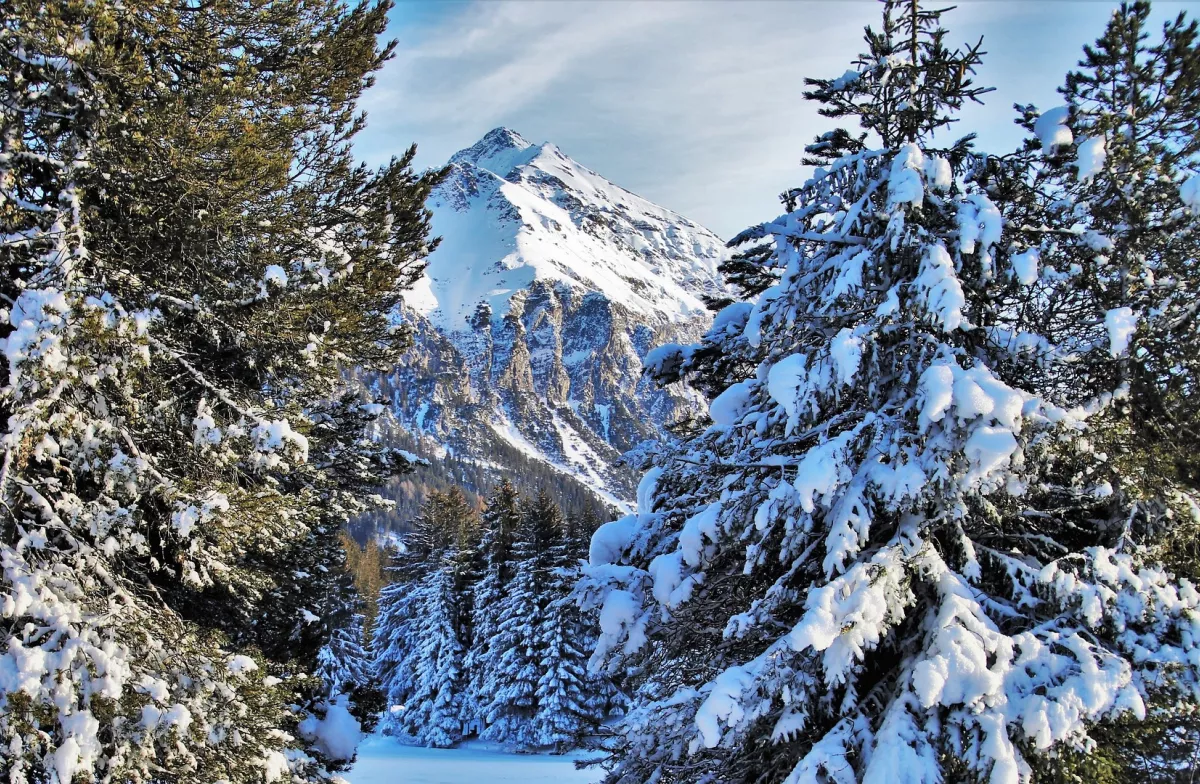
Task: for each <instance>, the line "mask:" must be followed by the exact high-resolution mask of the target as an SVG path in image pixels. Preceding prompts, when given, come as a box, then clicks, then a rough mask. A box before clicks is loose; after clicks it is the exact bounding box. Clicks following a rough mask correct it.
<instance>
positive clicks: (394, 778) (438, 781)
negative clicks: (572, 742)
mask: <svg viewBox="0 0 1200 784" xmlns="http://www.w3.org/2000/svg"><path fill="white" fill-rule="evenodd" d="M580 756H581V755H571V754H564V755H562V756H552V755H548V754H505V753H503V752H501V751H497V750H495V749H494V748H489V747H488V746H486V745H483V744H468V745H467V746H465V747H463V748H458V749H427V748H423V747H420V746H405V745H403V744H401V743H398V742H397V741H396V740H395V739H394V738H389V737H386V736H383V735H372V736H370V737H368V738H367V739H365V740H364V741H363V742H362V744H361V745H360V746H359V747H358V761H357V762H355V763H354V767H353V768H351V769H350V771H349V772H348V773H344V774H342V775H343V777H344V778H345V779H346V780H347V781H349V782H350V784H593V783H594V782H596V781H599V780H600V778H601V775H602V771H600V770H599V769H596V768H591V769H588V770H576V769H575V760H576V759H579V758H580Z"/></svg>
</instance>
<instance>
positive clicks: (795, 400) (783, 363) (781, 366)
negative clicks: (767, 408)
mask: <svg viewBox="0 0 1200 784" xmlns="http://www.w3.org/2000/svg"><path fill="white" fill-rule="evenodd" d="M855 370H857V367H856V368H855ZM807 384H808V357H807V356H805V355H804V354H791V355H789V356H786V357H784V358H783V359H781V360H779V361H778V362H776V363H775V364H774V365H772V366H771V369H770V370H769V371H768V372H767V394H769V395H770V396H771V399H772V400H774V401H775V402H776V403H777V404H778V405H779V407H780V408H782V409H783V410H784V411H785V412H786V413H787V415H788V426H787V432H788V433H791V432H792V430H794V429H795V427H796V422H797V421H798V414H799V406H800V400H801V398H802V397H803V394H802V392H801V388H802V387H805V386H807Z"/></svg>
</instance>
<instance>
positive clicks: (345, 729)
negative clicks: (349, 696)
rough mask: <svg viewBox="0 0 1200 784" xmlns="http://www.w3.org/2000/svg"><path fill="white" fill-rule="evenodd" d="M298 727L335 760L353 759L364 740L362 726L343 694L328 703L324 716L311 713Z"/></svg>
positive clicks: (303, 734) (326, 754) (318, 747)
mask: <svg viewBox="0 0 1200 784" xmlns="http://www.w3.org/2000/svg"><path fill="white" fill-rule="evenodd" d="M298 729H299V730H300V734H301V735H302V736H304V737H305V738H307V739H308V740H310V741H312V742H313V744H314V745H316V747H317V749H319V750H320V752H321V753H322V754H324V755H325V756H326V757H328V758H330V759H334V760H349V759H353V758H354V751H355V749H357V748H358V743H359V741H360V740H362V726H361V725H359V723H358V719H356V718H354V716H353V715H351V713H350V711H349V710H347V708H346V697H344V696H341V695H339V696H338V697H335V698H334V699H333V701H332V702H330V703H329V704H328V705H326V707H325V717H324V718H317V717H316V716H315V715H310V716H308V718H306V719H305V720H304V721H302V722H300V725H299V727H298Z"/></svg>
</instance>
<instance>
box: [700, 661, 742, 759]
mask: <svg viewBox="0 0 1200 784" xmlns="http://www.w3.org/2000/svg"><path fill="white" fill-rule="evenodd" d="M753 683H754V679H753V677H752V676H751V675H750V673H749V672H747V671H746V669H745V668H744V667H736V666H735V667H730V668H728V669H727V670H725V671H724V672H722V673H721V674H720V675H718V676H717V677H716V680H714V681H713V684H712V690H711V691H710V692H709V693H708V697H707V698H706V699H705V700H704V702H703V703H702V704H701V705H700V708H699V710H697V711H696V719H695V721H696V728H697V729H699V730H700V734H701V736H702V737H703V738H704V745H705V746H706V747H708V748H710V749H711V748H713V747H714V746H716V745H717V744H718V743H720V742H721V724H720V722H722V721H723V722H725V723H726V724H728V725H730V726H733V725H736V724H738V723H739V722H740V721H741V720H742V718H743V717H744V716H745V711H744V710H742V706H741V697H742V694H743V692H745V691H746V690H747V689H748V688H750V687H751V686H752V685H753Z"/></svg>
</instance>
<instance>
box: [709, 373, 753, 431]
mask: <svg viewBox="0 0 1200 784" xmlns="http://www.w3.org/2000/svg"><path fill="white" fill-rule="evenodd" d="M752 388H753V387H752V386H751V384H750V382H749V381H739V382H738V383H736V384H731V385H730V386H729V388H728V389H726V390H725V391H724V392H722V393H721V394H719V395H717V396H716V397H715V398H713V400H712V402H711V403H709V404H708V415H709V416H710V417H711V418H712V421H713V424H715V425H717V426H718V427H728V426H730V425H735V424H737V422H738V420H740V419H741V418H742V414H743V413H745V411H746V407H747V406H748V405H749V404H750V391H751V389H752Z"/></svg>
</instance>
